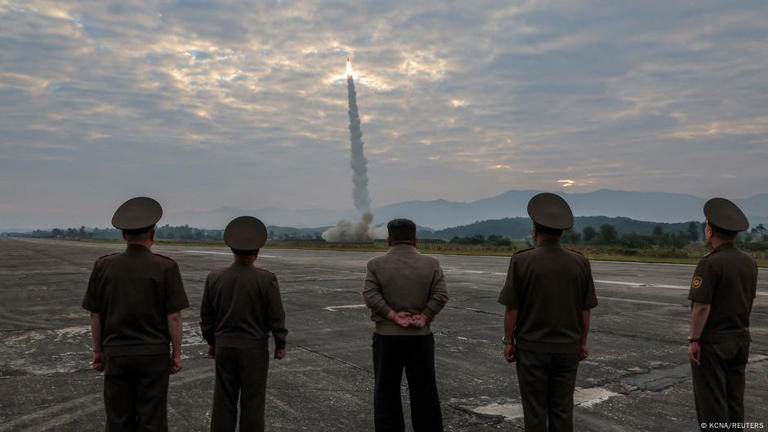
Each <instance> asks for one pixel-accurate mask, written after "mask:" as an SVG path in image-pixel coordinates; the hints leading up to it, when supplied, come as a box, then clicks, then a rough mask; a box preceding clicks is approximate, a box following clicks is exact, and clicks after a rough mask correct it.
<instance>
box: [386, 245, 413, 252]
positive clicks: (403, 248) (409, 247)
mask: <svg viewBox="0 0 768 432" xmlns="http://www.w3.org/2000/svg"><path fill="white" fill-rule="evenodd" d="M387 253H419V251H418V249H416V247H414V246H413V245H409V244H405V243H400V244H396V245H392V247H390V248H389V250H388V251H387Z"/></svg>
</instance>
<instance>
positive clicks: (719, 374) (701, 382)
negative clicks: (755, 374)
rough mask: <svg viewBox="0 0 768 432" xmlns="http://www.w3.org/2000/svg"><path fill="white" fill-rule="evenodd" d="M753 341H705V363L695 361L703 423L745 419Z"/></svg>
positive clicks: (695, 386) (696, 392) (698, 411)
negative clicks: (745, 390) (746, 384)
mask: <svg viewBox="0 0 768 432" xmlns="http://www.w3.org/2000/svg"><path fill="white" fill-rule="evenodd" d="M748 358H749V342H748V341H743V340H733V341H729V342H725V343H718V344H708V343H702V344H701V365H699V366H697V365H696V364H694V363H691V369H692V375H693V396H694V400H695V401H696V414H697V415H698V418H699V423H700V424H701V423H709V422H739V423H741V422H743V421H744V370H745V369H746V366H747V360H748Z"/></svg>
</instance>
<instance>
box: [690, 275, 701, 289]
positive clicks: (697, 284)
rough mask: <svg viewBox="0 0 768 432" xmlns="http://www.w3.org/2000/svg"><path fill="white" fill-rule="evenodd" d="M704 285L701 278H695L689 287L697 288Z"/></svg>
mask: <svg viewBox="0 0 768 432" xmlns="http://www.w3.org/2000/svg"><path fill="white" fill-rule="evenodd" d="M702 283H704V279H703V278H702V277H701V276H696V277H695V278H693V281H692V282H691V286H692V287H693V288H698V287H700V286H701V284H702Z"/></svg>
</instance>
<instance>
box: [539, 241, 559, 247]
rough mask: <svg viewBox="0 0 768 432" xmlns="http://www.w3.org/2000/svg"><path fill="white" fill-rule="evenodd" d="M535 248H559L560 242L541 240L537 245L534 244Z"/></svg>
mask: <svg viewBox="0 0 768 432" xmlns="http://www.w3.org/2000/svg"><path fill="white" fill-rule="evenodd" d="M536 247H537V248H540V247H560V241H559V240H542V241H541V242H539V243H536Z"/></svg>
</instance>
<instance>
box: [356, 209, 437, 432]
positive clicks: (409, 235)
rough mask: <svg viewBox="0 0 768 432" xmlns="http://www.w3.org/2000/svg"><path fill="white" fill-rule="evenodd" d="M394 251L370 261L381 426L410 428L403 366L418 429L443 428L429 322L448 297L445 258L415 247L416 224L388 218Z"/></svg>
mask: <svg viewBox="0 0 768 432" xmlns="http://www.w3.org/2000/svg"><path fill="white" fill-rule="evenodd" d="M387 230H388V231H389V238H388V239H387V242H388V243H389V246H390V248H389V251H388V252H387V253H386V254H385V255H383V256H379V257H376V258H373V259H372V260H370V261H368V266H367V273H366V276H365V286H364V289H363V297H364V298H365V304H366V305H367V306H368V307H369V308H370V309H371V320H373V321H375V322H376V331H375V332H374V333H373V369H374V379H375V387H374V396H373V406H374V425H375V430H376V432H389V431H398V432H402V431H403V430H404V428H405V426H404V420H403V409H402V406H401V401H400V382H401V381H402V377H403V369H405V376H406V378H407V379H408V392H409V393H410V399H411V423H412V425H413V430H414V431H415V432H426V431H430V432H431V431H442V430H443V420H442V414H441V412H440V399H439V397H438V393H437V382H436V379H435V339H434V336H433V335H432V330H431V329H430V324H431V322H432V320H433V319H434V318H435V315H437V314H438V313H439V312H440V311H441V310H442V309H443V306H445V303H446V302H447V301H448V290H447V289H446V286H445V276H444V274H443V269H442V268H441V267H440V263H439V262H438V261H437V260H436V259H435V258H432V257H428V256H425V255H421V254H420V253H419V251H418V250H417V249H416V245H417V243H418V240H417V238H416V225H415V224H414V223H413V222H411V221H410V220H408V219H395V220H392V221H390V222H389V223H388V224H387Z"/></svg>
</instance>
